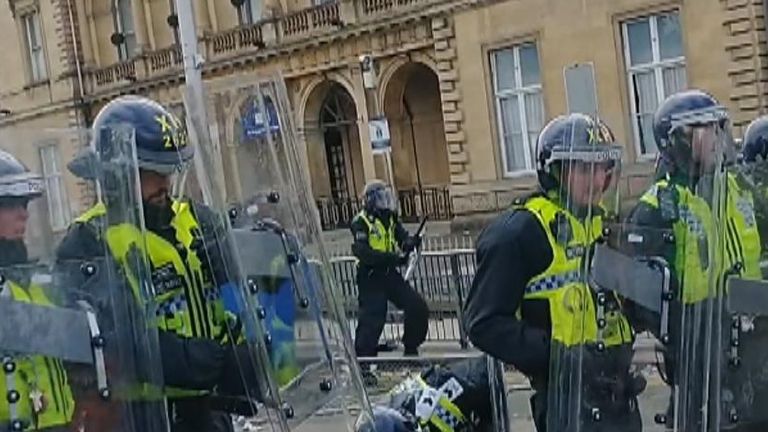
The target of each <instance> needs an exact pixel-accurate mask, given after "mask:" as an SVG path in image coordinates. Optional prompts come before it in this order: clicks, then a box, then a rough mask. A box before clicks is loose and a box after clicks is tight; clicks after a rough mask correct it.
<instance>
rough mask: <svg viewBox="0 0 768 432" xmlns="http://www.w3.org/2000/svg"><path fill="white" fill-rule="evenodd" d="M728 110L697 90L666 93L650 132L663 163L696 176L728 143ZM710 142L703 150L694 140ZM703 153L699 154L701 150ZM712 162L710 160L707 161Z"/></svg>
mask: <svg viewBox="0 0 768 432" xmlns="http://www.w3.org/2000/svg"><path fill="white" fill-rule="evenodd" d="M728 126H729V119H728V112H727V110H726V109H725V107H723V106H722V105H720V103H719V102H718V101H717V99H715V98H714V97H713V96H712V95H710V94H708V93H706V92H704V91H701V90H697V89H692V90H686V91H682V92H679V93H675V94H673V95H671V96H669V97H668V98H667V99H665V100H664V102H662V103H661V105H659V108H658V109H657V110H656V113H655V115H654V117H653V135H654V138H655V139H656V145H657V147H658V148H659V152H660V153H661V156H662V158H663V159H664V160H665V165H667V166H669V167H670V168H674V169H676V170H679V171H681V172H682V173H684V174H686V175H690V176H692V177H697V176H699V175H700V174H701V172H699V171H701V170H707V169H711V168H707V167H706V166H704V165H707V160H706V159H716V158H717V157H718V156H717V155H719V154H723V155H725V151H726V150H727V148H728V147H729V146H730V144H731V140H730V131H729V130H728V129H729V128H728ZM704 133H706V134H707V135H709V137H707V138H706V141H711V142H712V144H713V145H710V146H708V147H712V148H707V149H705V150H700V149H699V148H698V147H701V145H698V143H702V142H704V141H705V138H704V137H702V134H704ZM702 152H703V153H705V154H701V153H702ZM709 165H712V162H711V161H710V162H709Z"/></svg>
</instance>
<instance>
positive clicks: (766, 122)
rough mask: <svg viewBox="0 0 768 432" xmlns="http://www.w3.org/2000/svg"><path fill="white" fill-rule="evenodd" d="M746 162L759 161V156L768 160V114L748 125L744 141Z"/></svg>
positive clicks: (743, 152)
mask: <svg viewBox="0 0 768 432" xmlns="http://www.w3.org/2000/svg"><path fill="white" fill-rule="evenodd" d="M741 153H742V155H743V156H744V162H757V161H758V157H759V158H760V159H762V160H763V161H765V160H768V116H761V117H758V118H756V119H755V120H753V121H752V123H750V124H749V126H747V131H746V132H745V133H744V140H743V141H742V146H741Z"/></svg>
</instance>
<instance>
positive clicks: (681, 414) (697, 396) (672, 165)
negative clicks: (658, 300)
mask: <svg viewBox="0 0 768 432" xmlns="http://www.w3.org/2000/svg"><path fill="white" fill-rule="evenodd" d="M653 131H654V137H655V140H656V144H657V146H658V148H659V151H660V156H661V160H660V163H659V169H658V172H657V176H656V181H655V182H654V184H653V185H652V186H651V187H650V188H649V189H648V190H647V191H646V192H645V193H644V194H643V195H642V196H641V197H640V200H639V202H638V203H637V205H636V207H635V208H634V209H632V211H631V213H630V215H629V218H628V225H629V227H630V228H629V229H630V234H629V236H630V237H633V238H634V239H635V240H636V241H635V242H634V246H633V249H634V250H633V252H632V253H633V254H635V255H637V256H641V257H654V259H657V260H660V261H661V262H663V263H665V264H664V265H665V266H667V267H668V268H669V270H670V272H671V278H670V279H671V280H670V285H671V289H670V293H672V295H671V296H670V299H669V301H668V303H669V309H668V313H665V312H663V310H664V309H662V312H661V313H659V312H649V311H648V310H646V309H645V308H643V307H640V306H638V305H637V304H636V303H634V302H632V301H628V302H627V303H626V306H627V307H626V311H627V314H628V315H629V316H630V317H631V321H632V323H633V325H634V326H635V327H636V328H637V329H638V331H641V330H650V331H651V332H653V333H654V334H655V335H656V337H657V338H659V340H661V341H662V343H663V355H664V367H663V371H664V374H663V375H664V378H665V380H666V381H667V383H668V384H669V386H670V389H671V391H670V402H669V406H668V409H667V412H666V414H664V415H659V416H657V417H656V421H657V422H659V423H665V424H666V425H667V426H668V427H672V426H674V425H676V427H677V428H678V429H679V430H683V431H688V430H698V429H699V428H700V427H701V425H702V424H703V422H704V421H705V419H704V415H705V414H704V413H702V410H701V406H702V403H703V400H704V398H705V397H706V396H705V395H706V393H707V392H708V390H707V388H706V384H705V383H706V382H707V379H708V376H709V372H710V371H708V370H707V368H706V367H705V365H706V364H707V361H706V359H707V357H708V356H710V352H708V348H707V347H709V346H711V343H712V341H710V340H708V339H707V338H708V337H709V336H708V333H707V331H706V329H707V326H708V325H709V319H710V318H708V317H710V316H711V315H708V314H707V313H706V311H708V310H712V303H713V302H714V300H715V296H714V287H713V285H712V284H711V279H710V277H711V275H712V274H715V275H716V276H717V278H718V279H719V278H721V275H722V273H720V272H721V268H722V267H723V266H722V265H721V264H720V263H719V259H720V258H719V256H720V255H719V253H718V252H717V250H716V248H717V245H718V244H719V243H718V242H717V239H716V238H715V233H716V228H715V212H716V211H717V209H718V208H719V207H720V204H718V203H717V202H715V200H716V199H718V197H719V196H722V193H721V192H722V191H723V190H725V188H724V183H723V182H724V180H725V178H724V176H723V175H722V172H723V171H722V167H723V164H724V163H725V156H726V148H727V146H728V145H729V130H728V116H727V112H726V111H725V109H724V108H723V107H722V106H721V105H720V104H719V103H718V102H717V100H715V98H713V97H712V96H711V95H709V94H707V93H705V92H703V91H701V90H688V91H684V92H680V93H677V94H674V95H672V96H670V97H669V98H667V99H666V100H665V101H664V102H663V103H662V104H661V105H660V106H659V108H658V109H657V111H656V113H655V115H654V120H653ZM718 191H719V192H718ZM734 191H735V190H732V191H731V192H734ZM732 222H734V220H733V219H731V221H730V223H732ZM730 235H731V234H729V236H730ZM737 235H738V234H737ZM637 240H640V241H637ZM731 240H733V237H731ZM731 250H732V251H733V249H731ZM648 289H649V290H651V289H654V287H648ZM665 322H668V326H665V325H664V324H663V323H665ZM665 327H666V330H665ZM675 401H676V402H675ZM673 402H674V404H673ZM675 405H676V406H675Z"/></svg>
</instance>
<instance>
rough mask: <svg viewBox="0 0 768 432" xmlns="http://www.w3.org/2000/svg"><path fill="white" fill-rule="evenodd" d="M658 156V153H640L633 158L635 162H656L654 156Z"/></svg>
mask: <svg viewBox="0 0 768 432" xmlns="http://www.w3.org/2000/svg"><path fill="white" fill-rule="evenodd" d="M658 157H659V154H658V153H642V154H639V155H638V156H637V158H635V159H636V160H635V161H636V162H637V163H648V162H656V158H658Z"/></svg>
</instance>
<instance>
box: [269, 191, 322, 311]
mask: <svg viewBox="0 0 768 432" xmlns="http://www.w3.org/2000/svg"><path fill="white" fill-rule="evenodd" d="M274 194H275V195H277V193H274ZM270 195H271V194H270ZM278 199H279V198H278ZM256 227H257V229H262V230H268V231H272V232H273V233H275V234H277V235H278V236H279V237H280V242H281V243H282V245H283V250H284V251H285V258H286V260H287V261H288V271H290V272H291V279H292V280H293V285H294V290H295V292H296V297H297V300H298V301H299V307H301V308H302V309H306V308H308V307H309V296H308V295H307V293H305V292H303V290H302V288H303V287H302V286H301V284H300V283H299V278H298V275H297V274H296V266H297V265H298V264H299V263H300V261H301V246H300V245H299V244H298V239H297V242H296V247H295V249H296V250H293V249H294V248H291V244H290V241H289V239H288V233H286V231H285V229H284V228H283V226H282V225H280V223H279V222H277V221H276V220H274V219H270V218H264V219H260V220H259V221H258V222H257V223H256Z"/></svg>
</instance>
